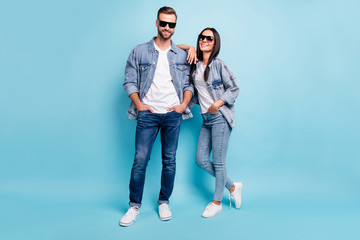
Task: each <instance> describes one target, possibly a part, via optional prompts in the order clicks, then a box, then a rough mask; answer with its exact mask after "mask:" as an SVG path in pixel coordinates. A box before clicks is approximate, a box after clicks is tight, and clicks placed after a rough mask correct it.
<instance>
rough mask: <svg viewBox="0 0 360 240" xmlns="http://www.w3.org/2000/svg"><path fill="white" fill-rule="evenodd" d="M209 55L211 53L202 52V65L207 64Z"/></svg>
mask: <svg viewBox="0 0 360 240" xmlns="http://www.w3.org/2000/svg"><path fill="white" fill-rule="evenodd" d="M211 53H212V52H203V60H202V64H203V65H207V64H208V62H209V58H210V55H211Z"/></svg>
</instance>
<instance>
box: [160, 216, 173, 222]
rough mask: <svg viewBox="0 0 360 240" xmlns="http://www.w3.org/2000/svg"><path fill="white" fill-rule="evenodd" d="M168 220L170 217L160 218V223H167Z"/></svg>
mask: <svg viewBox="0 0 360 240" xmlns="http://www.w3.org/2000/svg"><path fill="white" fill-rule="evenodd" d="M170 219H171V216H170V217H165V218H164V217H163V218H162V217H160V220H161V221H169V220H170Z"/></svg>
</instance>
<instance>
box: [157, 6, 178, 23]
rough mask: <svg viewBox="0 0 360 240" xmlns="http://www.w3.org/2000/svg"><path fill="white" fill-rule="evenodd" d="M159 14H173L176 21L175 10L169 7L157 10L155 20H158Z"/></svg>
mask: <svg viewBox="0 0 360 240" xmlns="http://www.w3.org/2000/svg"><path fill="white" fill-rule="evenodd" d="M160 13H164V14H174V15H175V17H176V20H177V15H176V11H175V9H173V8H171V7H166V6H164V7H162V8H160V9H159V11H158V14H157V19H159V16H160Z"/></svg>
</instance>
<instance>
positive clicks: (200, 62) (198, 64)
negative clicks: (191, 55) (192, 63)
mask: <svg viewBox="0 0 360 240" xmlns="http://www.w3.org/2000/svg"><path fill="white" fill-rule="evenodd" d="M216 59H217V57H215V58H214V59H213V60H212V61H211V63H210V64H209V67H211V65H212V64H213V62H214V61H215V60H216ZM200 64H202V61H198V62H197V63H196V68H198V67H199V66H200Z"/></svg>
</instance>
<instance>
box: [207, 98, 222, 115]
mask: <svg viewBox="0 0 360 240" xmlns="http://www.w3.org/2000/svg"><path fill="white" fill-rule="evenodd" d="M224 104H225V102H224V101H223V100H221V99H219V100H217V101H216V102H214V103H213V104H211V106H210V107H209V109H208V110H207V112H209V113H210V114H215V113H218V112H219V107H221V106H222V105H224Z"/></svg>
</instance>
